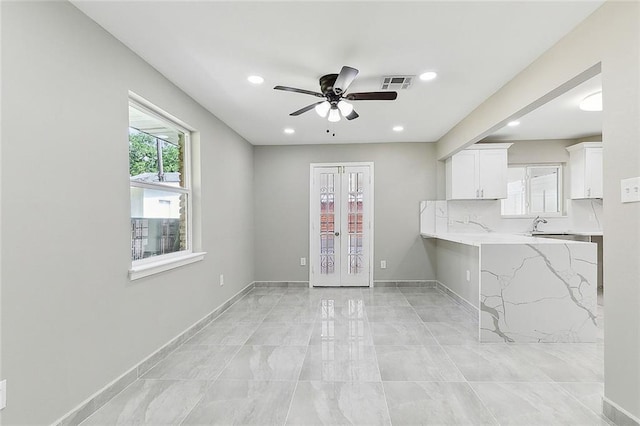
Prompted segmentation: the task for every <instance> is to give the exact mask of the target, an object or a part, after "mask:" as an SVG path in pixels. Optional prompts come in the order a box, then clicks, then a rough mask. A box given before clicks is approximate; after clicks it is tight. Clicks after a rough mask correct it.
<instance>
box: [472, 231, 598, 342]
mask: <svg viewBox="0 0 640 426" xmlns="http://www.w3.org/2000/svg"><path fill="white" fill-rule="evenodd" d="M480 272H481V279H480V324H479V325H480V341H482V342H595V341H596V321H597V320H596V304H597V253H596V246H595V245H594V244H589V243H571V244H542V243H541V244H487V245H483V247H482V255H481V263H480Z"/></svg>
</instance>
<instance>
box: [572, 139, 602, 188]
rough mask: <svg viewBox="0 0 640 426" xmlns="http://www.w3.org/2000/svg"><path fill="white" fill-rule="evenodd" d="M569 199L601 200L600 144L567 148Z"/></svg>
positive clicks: (584, 143)
mask: <svg viewBox="0 0 640 426" xmlns="http://www.w3.org/2000/svg"><path fill="white" fill-rule="evenodd" d="M567 151H569V173H571V199H574V200H575V199H579V198H602V142H583V143H579V144H577V145H572V146H570V147H568V148H567Z"/></svg>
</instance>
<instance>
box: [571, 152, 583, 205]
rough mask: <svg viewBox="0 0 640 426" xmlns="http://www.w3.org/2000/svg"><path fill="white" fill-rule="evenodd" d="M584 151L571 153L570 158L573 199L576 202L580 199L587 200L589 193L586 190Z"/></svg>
mask: <svg viewBox="0 0 640 426" xmlns="http://www.w3.org/2000/svg"><path fill="white" fill-rule="evenodd" d="M584 157H585V154H584V150H583V149H580V150H576V151H571V152H570V157H569V170H570V172H571V199H572V200H576V199H580V198H586V196H587V191H586V189H585V187H586V182H585V176H586V171H585V168H584V164H585V158H584Z"/></svg>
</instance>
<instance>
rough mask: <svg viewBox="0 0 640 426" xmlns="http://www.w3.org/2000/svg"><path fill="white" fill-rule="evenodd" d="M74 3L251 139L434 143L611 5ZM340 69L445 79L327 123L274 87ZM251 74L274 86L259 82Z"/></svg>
mask: <svg viewBox="0 0 640 426" xmlns="http://www.w3.org/2000/svg"><path fill="white" fill-rule="evenodd" d="M73 3H74V4H75V5H76V6H77V7H78V8H79V9H80V10H82V11H83V12H84V13H85V14H87V15H88V16H89V17H91V18H92V19H93V20H95V21H96V22H97V23H98V24H100V25H101V26H103V27H104V28H105V29H106V30H107V31H109V32H110V33H111V34H113V35H114V36H115V37H116V38H118V39H120V40H121V41H122V42H123V43H124V44H125V45H127V46H128V47H129V48H131V49H132V50H133V51H134V52H136V53H137V54H138V55H140V56H141V57H142V58H143V59H145V60H146V61H147V62H149V63H150V64H151V65H153V66H154V67H155V68H156V69H157V70H159V71H160V72H161V73H162V74H163V75H165V76H166V77H167V78H168V79H169V80H171V81H173V82H174V83H175V84H176V85H177V86H179V87H180V88H182V89H183V90H184V91H185V92H186V93H188V94H189V95H190V96H192V97H193V98H194V99H195V100H196V101H198V102H199V103H200V104H202V105H203V106H204V107H205V108H207V109H208V110H209V111H211V112H212V113H213V114H214V115H216V116H217V117H219V118H220V119H221V120H223V121H224V122H225V123H227V124H228V125H229V126H230V127H231V128H233V129H234V130H235V131H237V132H238V133H239V134H240V135H242V136H243V137H244V138H245V139H247V140H248V141H249V142H251V143H253V144H256V145H266V144H312V143H354V142H394V141H398V142H418V141H436V140H438V139H439V138H440V137H441V136H443V135H444V134H445V133H446V132H447V131H448V130H449V129H450V128H451V127H453V126H454V125H455V124H456V123H457V122H458V121H460V120H461V119H462V118H464V117H465V116H466V115H467V114H469V113H470V112H471V111H472V110H473V109H474V108H475V107H477V106H478V105H479V104H480V103H482V102H483V101H484V100H485V99H486V98H487V97H489V96H490V95H491V94H493V93H494V92H495V91H496V90H498V89H499V88H500V87H502V86H503V85H504V84H505V83H506V82H508V81H509V80H510V79H511V78H513V77H514V76H515V75H516V74H518V72H520V71H521V70H522V69H523V68H525V67H526V66H527V65H528V64H530V63H531V62H532V61H533V60H535V59H536V58H537V57H538V56H539V55H540V54H542V53H543V52H544V51H545V50H547V49H549V48H550V47H551V46H552V45H553V44H554V43H556V42H557V41H558V40H559V39H560V38H562V36H563V35H565V34H566V33H568V32H569V31H570V30H571V29H572V28H574V27H575V26H576V25H577V24H578V23H579V22H580V21H582V20H583V19H585V18H586V17H587V16H588V15H589V14H590V13H591V12H593V11H594V10H595V9H596V8H597V7H598V6H599V5H600V4H602V3H603V1H602V0H596V1H518V2H515V1H513V2H512V1H506V2H497V1H486V2H485V1H471V2H455V1H443V2H404V1H393V2H377V1H374V2H363V1H352V2H344V1H343V2H327V1H324V2H303V1H289V2H270V1H260V2H245V1H235V2H211V1H209V2H207V1H200V2H197V1H177V2H163V1H125V2H107V1H81V0H75V1H73ZM342 65H349V66H352V67H355V68H358V69H359V70H360V75H359V76H358V78H357V79H356V81H355V82H354V83H353V85H352V86H351V88H350V90H349V91H350V92H356V91H375V90H379V87H380V86H379V85H380V79H381V77H382V76H383V75H390V74H394V75H395V74H399V75H414V74H419V73H421V72H424V71H428V70H434V71H437V72H438V74H439V76H438V78H437V79H436V80H434V81H430V82H421V81H419V80H418V81H416V82H415V83H414V85H413V86H412V87H411V88H410V89H409V90H408V91H402V92H399V95H398V99H397V100H396V101H359V102H354V105H355V108H356V111H357V112H358V113H359V114H360V118H358V119H357V120H353V121H346V120H342V121H341V122H339V123H336V124H335V125H333V126H329V123H328V122H327V121H326V119H321V118H320V117H319V116H317V115H316V114H315V112H313V111H309V112H307V113H305V114H303V115H301V116H298V117H290V116H289V115H288V114H289V113H290V112H293V111H295V110H297V109H299V108H302V107H304V106H306V105H308V104H311V103H313V102H315V101H316V99H317V98H314V97H312V96H307V95H302V94H297V93H287V92H280V91H275V90H273V86H275V85H284V86H293V87H298V88H302V89H308V90H313V91H317V90H318V89H319V87H318V78H319V77H320V76H322V75H323V74H328V73H337V72H338V71H339V70H340V68H341V66H342ZM251 74H259V75H261V76H263V77H264V79H265V83H264V84H262V85H261V86H253V85H251V84H250V83H248V82H247V80H246V78H247V76H248V75H251ZM163 108H166V109H170V108H169V107H167V106H164V105H163ZM394 125H402V126H404V128H405V130H404V132H402V133H396V132H393V131H392V129H391V128H392V126H394ZM285 127H292V128H294V129H295V131H296V133H295V134H293V135H285V134H283V129H284V128H285ZM327 129H331V130H332V132H333V131H335V134H336V135H335V136H331V135H330V134H327V133H326V130H327Z"/></svg>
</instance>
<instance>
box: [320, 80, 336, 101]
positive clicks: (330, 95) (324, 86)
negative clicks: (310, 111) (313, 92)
mask: <svg viewBox="0 0 640 426" xmlns="http://www.w3.org/2000/svg"><path fill="white" fill-rule="evenodd" d="M337 78H338V74H326V75H323V76H322V77H320V91H321V92H322V94H323V95H325V96H326V97H327V100H328V101H329V102H332V103H333V102H334V101H335V102H338V101H339V100H340V96H339V95H336V94H335V93H334V92H333V85H334V84H335V82H336V79H337ZM334 98H335V99H334Z"/></svg>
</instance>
